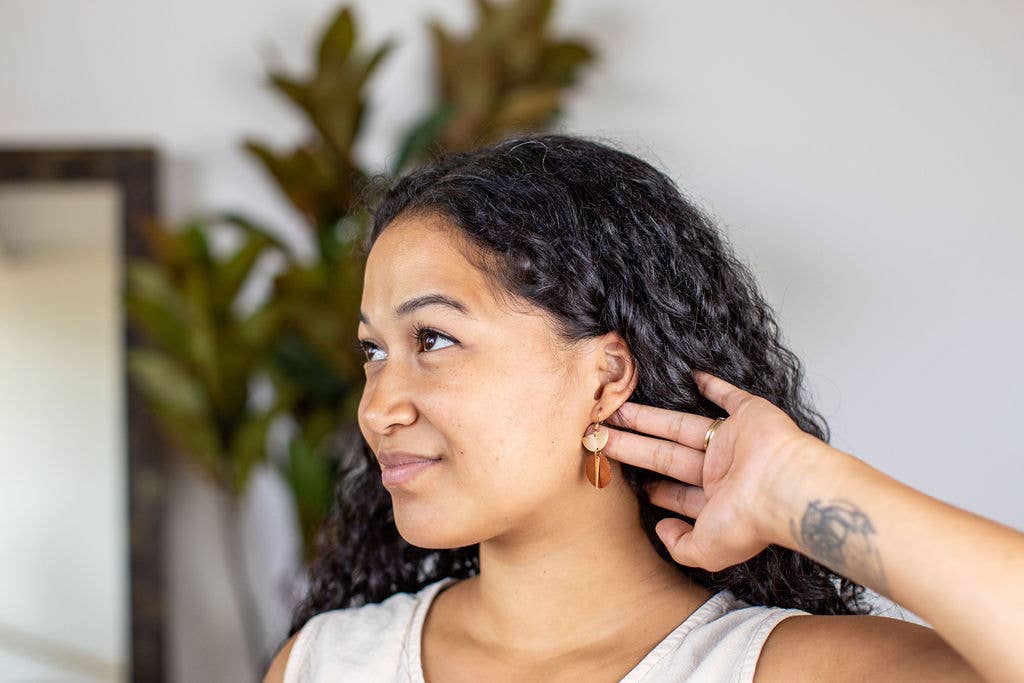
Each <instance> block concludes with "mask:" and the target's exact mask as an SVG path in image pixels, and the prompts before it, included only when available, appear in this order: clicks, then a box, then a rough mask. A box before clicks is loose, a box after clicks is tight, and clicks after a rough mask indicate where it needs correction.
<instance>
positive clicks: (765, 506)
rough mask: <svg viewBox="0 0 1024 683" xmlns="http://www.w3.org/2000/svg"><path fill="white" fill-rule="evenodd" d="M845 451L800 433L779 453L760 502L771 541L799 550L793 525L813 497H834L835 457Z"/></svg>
mask: <svg viewBox="0 0 1024 683" xmlns="http://www.w3.org/2000/svg"><path fill="white" fill-rule="evenodd" d="M839 455H842V453H841V452H840V451H839V450H837V449H835V448H833V447H832V446H830V445H829V444H827V443H825V442H824V441H822V440H821V439H819V438H817V437H815V436H813V435H811V434H808V433H806V432H801V434H800V435H798V436H796V437H795V438H793V439H791V440H790V441H789V442H788V443H787V444H786V446H785V447H784V448H782V449H780V452H779V454H778V455H777V461H778V462H777V464H776V465H775V467H773V468H772V470H771V474H770V476H768V477H767V478H766V482H765V484H766V485H765V487H764V489H763V497H762V501H761V509H762V510H763V511H764V514H763V515H762V523H763V526H762V528H761V533H762V534H763V537H764V538H766V539H768V541H769V542H770V543H773V544H775V545H781V546H784V547H787V548H790V549H791V550H799V548H797V541H796V539H795V538H793V533H792V531H791V528H792V525H793V524H796V525H797V526H799V524H800V519H801V518H802V517H803V514H804V511H805V510H806V509H807V505H808V503H809V502H810V501H811V500H814V499H816V498H826V497H831V496H832V493H833V492H834V491H836V487H837V485H838V480H839V479H840V477H839V476H838V474H839V473H838V472H837V471H836V465H837V461H836V456H839Z"/></svg>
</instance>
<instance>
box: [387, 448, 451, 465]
mask: <svg viewBox="0 0 1024 683" xmlns="http://www.w3.org/2000/svg"><path fill="white" fill-rule="evenodd" d="M440 459H441V458H439V457H435V456H432V455H420V454H418V453H412V452H409V451H381V452H380V453H378V454H377V460H378V461H379V462H380V464H381V466H382V467H398V466H399V465H408V464H411V463H422V462H430V461H433V460H440Z"/></svg>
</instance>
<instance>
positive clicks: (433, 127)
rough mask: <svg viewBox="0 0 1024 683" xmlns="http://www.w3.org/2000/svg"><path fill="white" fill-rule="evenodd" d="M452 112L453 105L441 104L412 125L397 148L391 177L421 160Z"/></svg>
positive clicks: (437, 137)
mask: <svg viewBox="0 0 1024 683" xmlns="http://www.w3.org/2000/svg"><path fill="white" fill-rule="evenodd" d="M454 112H455V105H454V104H452V103H451V102H447V103H443V104H441V105H440V106H438V107H437V108H436V109H434V111H432V112H430V113H428V114H427V115H426V116H424V117H423V118H421V119H420V120H419V121H418V122H417V123H416V124H415V125H413V126H412V128H410V129H409V131H408V132H407V133H406V134H405V136H404V137H403V138H402V141H401V143H400V144H399V146H398V152H397V153H396V155H395V160H394V162H393V164H392V166H391V175H398V174H400V173H401V172H402V171H404V170H405V168H406V167H407V166H408V165H409V164H411V163H412V162H415V161H418V160H419V159H420V158H422V156H423V155H424V154H425V153H426V152H427V151H428V150H429V149H430V148H431V146H432V145H434V144H435V143H436V142H437V140H438V139H439V138H440V137H441V134H442V133H444V129H445V127H446V126H447V125H448V122H449V121H450V120H451V118H452V114H453V113H454Z"/></svg>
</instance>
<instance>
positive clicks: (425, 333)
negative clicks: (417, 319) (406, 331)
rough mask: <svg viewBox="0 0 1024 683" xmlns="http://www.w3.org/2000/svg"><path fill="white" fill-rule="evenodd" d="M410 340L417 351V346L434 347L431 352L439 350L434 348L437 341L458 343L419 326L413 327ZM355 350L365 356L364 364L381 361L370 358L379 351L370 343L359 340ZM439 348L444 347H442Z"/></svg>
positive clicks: (444, 335)
mask: <svg viewBox="0 0 1024 683" xmlns="http://www.w3.org/2000/svg"><path fill="white" fill-rule="evenodd" d="M412 339H413V341H414V342H416V343H417V347H416V348H417V349H419V346H420V345H421V344H422V345H423V346H434V347H435V348H432V349H430V350H432V351H437V350H439V349H438V348H436V344H437V341H436V340H437V339H444V340H447V341H449V342H451V344H450V345H454V344H457V343H458V340H456V339H454V338H453V337H449V336H448V335H447V334H444V333H443V332H439V331H438V330H435V329H433V328H430V327H420V326H419V325H414V326H413V331H412ZM355 348H356V350H357V351H361V352H363V353H364V354H365V355H366V362H371V361H375V360H381V359H380V358H373V357H372V355H371V354H373V353H374V352H375V351H380V349H379V348H378V347H377V345H376V344H374V343H372V342H369V341H366V340H365V339H359V340H358V341H357V342H356V344H355ZM440 348H444V347H443V346H442V347H440Z"/></svg>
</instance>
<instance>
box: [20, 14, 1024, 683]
mask: <svg viewBox="0 0 1024 683" xmlns="http://www.w3.org/2000/svg"><path fill="white" fill-rule="evenodd" d="M1022 27H1024V5H1021V4H1020V3H1016V2H998V1H995V0H991V1H983V2H975V3H959V2H947V1H945V0H936V1H934V2H927V3H926V2H912V1H908V0H903V1H897V2H891V1H890V2H867V3H820V2H810V1H806V2H798V1H795V0H782V1H781V2H776V3H759V2H733V3H721V2H691V1H680V2H667V1H659V2H655V1H649V2H644V3H626V2H621V1H616V0H586V1H584V0H558V1H557V2H553V1H550V0H548V1H541V0H505V1H502V0H487V1H485V0H464V1H454V2H453V1H451V0H449V1H448V2H442V1H441V0H433V1H426V0H407V1H404V2H398V1H396V0H390V1H383V2H381V1H378V2H369V1H362V2H349V3H345V4H342V3H337V2H327V1H321V0H291V1H290V2H284V1H283V0H276V1H275V0H245V1H244V2H243V1H242V0H216V1H215V2H209V1H207V2H193V1H191V0H181V1H179V2H176V3H159V4H158V3H153V2H138V1H133V2H127V1H123V0H95V1H94V2H91V3H73V2H58V1H57V0H31V1H29V0H0V65H2V66H0V519H2V520H3V521H2V524H0V681H126V680H142V681H164V680H166V681H175V682H177V681H228V680H253V679H254V678H255V677H256V676H257V675H258V672H259V673H261V672H262V667H263V666H265V665H266V663H267V662H268V661H269V657H270V656H271V655H272V654H273V651H274V649H275V648H276V647H277V646H279V645H280V643H281V641H282V639H283V638H284V636H285V633H286V630H287V626H288V619H289V613H290V610H291V609H292V607H293V606H294V604H295V603H296V601H297V600H298V599H299V597H300V596H301V595H302V591H303V589H304V579H303V567H304V565H305V562H306V561H307V559H308V557H309V555H308V554H309V551H310V549H311V539H312V537H313V534H315V531H316V528H317V526H318V524H319V522H320V520H321V519H322V517H323V515H324V514H325V512H326V508H327V506H328V505H329V504H330V499H331V485H332V481H333V474H334V472H335V471H336V469H337V463H338V461H339V459H340V458H344V457H346V453H345V449H344V446H343V445H344V444H345V443H347V442H348V436H349V435H351V433H352V432H351V430H352V429H353V419H354V414H355V413H354V411H355V405H356V404H357V402H358V399H359V392H360V390H361V379H362V369H361V365H360V363H361V360H360V359H359V356H358V355H357V354H356V352H355V351H354V350H353V342H354V338H355V317H356V311H357V306H358V303H359V298H360V287H361V282H362V272H361V265H362V264H361V262H360V260H359V257H358V254H357V252H356V251H354V250H353V249H352V245H353V244H354V243H355V241H357V239H358V237H359V235H360V234H361V231H362V230H363V229H364V228H365V226H366V220H367V216H366V215H365V213H364V212H363V211H362V210H361V209H360V208H359V207H360V205H359V199H360V198H361V197H363V196H366V193H368V192H371V191H372V188H374V187H376V185H374V184H373V183H374V181H375V179H376V180H380V179H386V178H388V177H391V176H393V175H394V174H396V173H400V172H402V171H404V170H407V169H409V168H411V167H413V166H415V165H416V164H417V163H419V162H420V161H421V160H422V158H423V154H424V153H425V151H426V150H428V149H430V148H437V149H447V150H456V149H467V148H470V147H472V146H473V145H474V144H475V143H478V142H479V143H485V142H490V141H494V140H497V139H500V138H502V137H505V136H507V135H511V134H514V133H516V132H519V131H536V130H547V131H559V132H567V133H579V134H584V135H588V136H600V137H602V138H604V139H606V140H607V141H609V142H612V143H613V144H616V145H618V146H620V147H622V148H624V149H626V150H627V151H630V152H633V153H634V154H637V155H638V156H641V157H642V158H644V159H647V160H648V161H651V162H652V163H654V164H655V165H656V166H658V167H659V168H661V169H662V170H664V171H665V172H666V173H668V174H669V175H670V176H671V177H672V178H673V179H675V180H676V182H677V183H678V184H679V185H680V187H681V188H682V189H683V190H684V192H687V193H688V194H689V195H690V196H691V197H693V198H694V199H695V200H697V201H698V202H699V203H700V204H701V205H702V206H703V207H704V208H705V209H706V210H708V211H709V212H711V213H712V214H713V215H714V216H715V217H716V218H717V219H718V220H719V221H720V223H721V225H722V228H723V230H724V232H725V234H726V236H727V238H728V240H729V241H731V242H732V243H733V244H734V246H735V248H736V250H737V252H738V253H739V254H740V255H741V256H742V257H743V258H745V259H746V260H747V262H748V263H750V265H751V267H752V268H753V270H754V271H755V274H756V275H757V277H758V279H759V282H760V284H761V286H762V289H763V292H764V294H765V296H766V298H767V299H768V301H769V302H770V303H771V304H772V306H773V307H774V308H775V310H776V311H777V313H778V316H779V322H780V325H781V327H782V329H783V332H784V336H785V338H786V339H787V340H788V343H789V345H790V347H791V348H792V349H793V350H794V351H795V352H796V353H797V354H798V355H799V356H800V358H801V359H802V360H803V361H804V363H805V366H806V370H807V382H808V384H809V390H810V392H811V394H812V396H813V397H814V399H815V401H816V405H817V408H818V409H819V410H820V411H821V412H822V413H823V414H824V415H825V417H826V419H827V420H828V421H829V424H830V426H831V428H832V434H833V438H832V444H833V445H834V446H836V447H837V448H840V449H842V450H845V451H848V452H851V453H853V454H855V455H856V456H858V457H859V458H861V459H863V460H865V461H867V462H869V463H870V464H872V465H873V466H875V467H877V468H879V469H881V470H882V471H884V472H886V473H888V474H890V475H892V476H894V477H896V478H897V479H899V480H900V481H903V482H905V483H907V484H909V485H911V486H913V487H915V488H917V489H918V490H921V491H923V492H925V493H928V494H929V495H932V496H934V497H936V498H939V499H941V500H944V501H947V502H950V503H952V504H954V505H957V506H959V507H962V508H964V509H967V510H971V511H973V512H976V513H978V514H980V515H983V516H985V517H988V518H991V519H994V520H996V521H999V522H1002V523H1004V524H1008V525H1010V526H1013V527H1015V528H1018V529H1021V528H1024V508H1022V507H1021V505H1020V503H1019V494H1018V492H1017V490H1016V487H1017V485H1018V484H1019V482H1020V481H1021V475H1022V474H1024V466H1022V465H1021V459H1020V446H1019V444H1020V443H1022V442H1024V422H1022V421H1021V420H1019V419H1018V417H1017V415H1016V410H1017V409H1018V407H1019V404H1020V400H1019V387H1020V386H1021V384H1022V383H1024V360H1022V359H1021V357H1020V355H1019V353H1018V352H1019V349H1020V348H1021V346H1022V344H1021V339H1022V336H1024V329H1022V324H1024V323H1022V314H1021V304H1020V300H1021V296H1022V294H1024V268H1022V266H1021V263H1020V259H1021V254H1022V252H1024V231H1022V229H1021V228H1022V217H1024V210H1022V209H1021V205H1020V203H1019V201H1018V200H1019V195H1020V183H1021V178H1022V177H1024V161H1022V159H1024V132H1022V128H1021V126H1020V123H1019V121H1020V111H1021V110H1022V108H1024V43H1021V41H1020V35H1021V30H1022ZM945 559H952V560H955V558H936V560H937V561H942V560H945ZM951 594H952V595H954V596H955V587H951ZM880 604H881V605H883V608H884V609H883V613H885V614H888V615H889V616H895V617H899V618H906V619H910V620H915V621H920V619H919V618H918V617H916V615H913V614H911V613H909V612H907V611H906V610H904V609H901V608H900V606H898V605H894V604H891V603H886V601H884V600H880ZM922 623H923V622H922Z"/></svg>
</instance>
